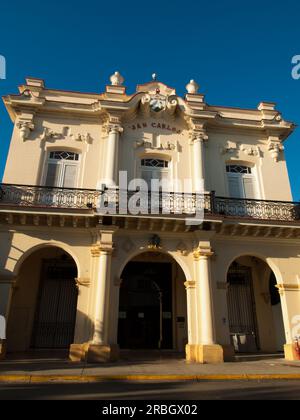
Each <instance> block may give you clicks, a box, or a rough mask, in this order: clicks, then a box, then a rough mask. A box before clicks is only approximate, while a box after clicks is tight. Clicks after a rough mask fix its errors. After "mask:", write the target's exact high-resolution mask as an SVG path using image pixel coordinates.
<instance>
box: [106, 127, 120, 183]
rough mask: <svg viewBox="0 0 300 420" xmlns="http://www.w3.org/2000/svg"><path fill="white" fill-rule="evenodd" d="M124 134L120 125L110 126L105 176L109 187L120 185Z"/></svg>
mask: <svg viewBox="0 0 300 420" xmlns="http://www.w3.org/2000/svg"><path fill="white" fill-rule="evenodd" d="M122 132H123V128H122V127H121V126H120V124H109V126H108V138H107V148H106V159H105V164H106V167H105V176H104V177H105V181H106V184H107V186H108V187H109V186H114V185H117V183H118V178H117V170H118V161H119V139H120V134H121V133H122Z"/></svg>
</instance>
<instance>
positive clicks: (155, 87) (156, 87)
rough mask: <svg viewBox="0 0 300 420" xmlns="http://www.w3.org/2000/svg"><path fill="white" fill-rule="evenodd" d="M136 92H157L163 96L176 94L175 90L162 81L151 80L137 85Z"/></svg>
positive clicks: (152, 93)
mask: <svg viewBox="0 0 300 420" xmlns="http://www.w3.org/2000/svg"><path fill="white" fill-rule="evenodd" d="M136 91H137V93H140V92H144V93H149V95H155V94H157V93H158V92H159V93H160V94H161V95H163V96H171V95H176V90H175V89H173V88H171V87H169V86H167V85H165V84H164V83H161V82H158V81H156V80H153V81H151V82H148V83H144V84H143V85H138V86H137V89H136Z"/></svg>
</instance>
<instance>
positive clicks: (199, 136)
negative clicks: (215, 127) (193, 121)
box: [190, 129, 208, 144]
mask: <svg viewBox="0 0 300 420" xmlns="http://www.w3.org/2000/svg"><path fill="white" fill-rule="evenodd" d="M190 140H191V142H192V143H194V144H195V143H204V142H206V141H208V135H207V134H206V131H205V130H194V129H193V130H192V131H191V132H190Z"/></svg>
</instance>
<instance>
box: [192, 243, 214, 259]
mask: <svg viewBox="0 0 300 420" xmlns="http://www.w3.org/2000/svg"><path fill="white" fill-rule="evenodd" d="M193 255H194V259H195V261H199V260H200V259H208V258H210V257H212V256H213V255H214V251H213V250H212V248H211V247H209V246H208V247H204V246H201V247H200V246H199V247H198V248H196V249H195V250H194V252H193Z"/></svg>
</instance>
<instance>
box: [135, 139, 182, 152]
mask: <svg viewBox="0 0 300 420" xmlns="http://www.w3.org/2000/svg"><path fill="white" fill-rule="evenodd" d="M140 147H145V148H146V149H151V150H167V151H174V150H176V149H177V145H176V144H174V143H171V142H170V141H168V142H167V143H166V144H161V145H159V146H154V145H153V143H152V142H151V141H149V140H144V139H142V140H136V141H135V143H134V148H135V149H138V148H140Z"/></svg>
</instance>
